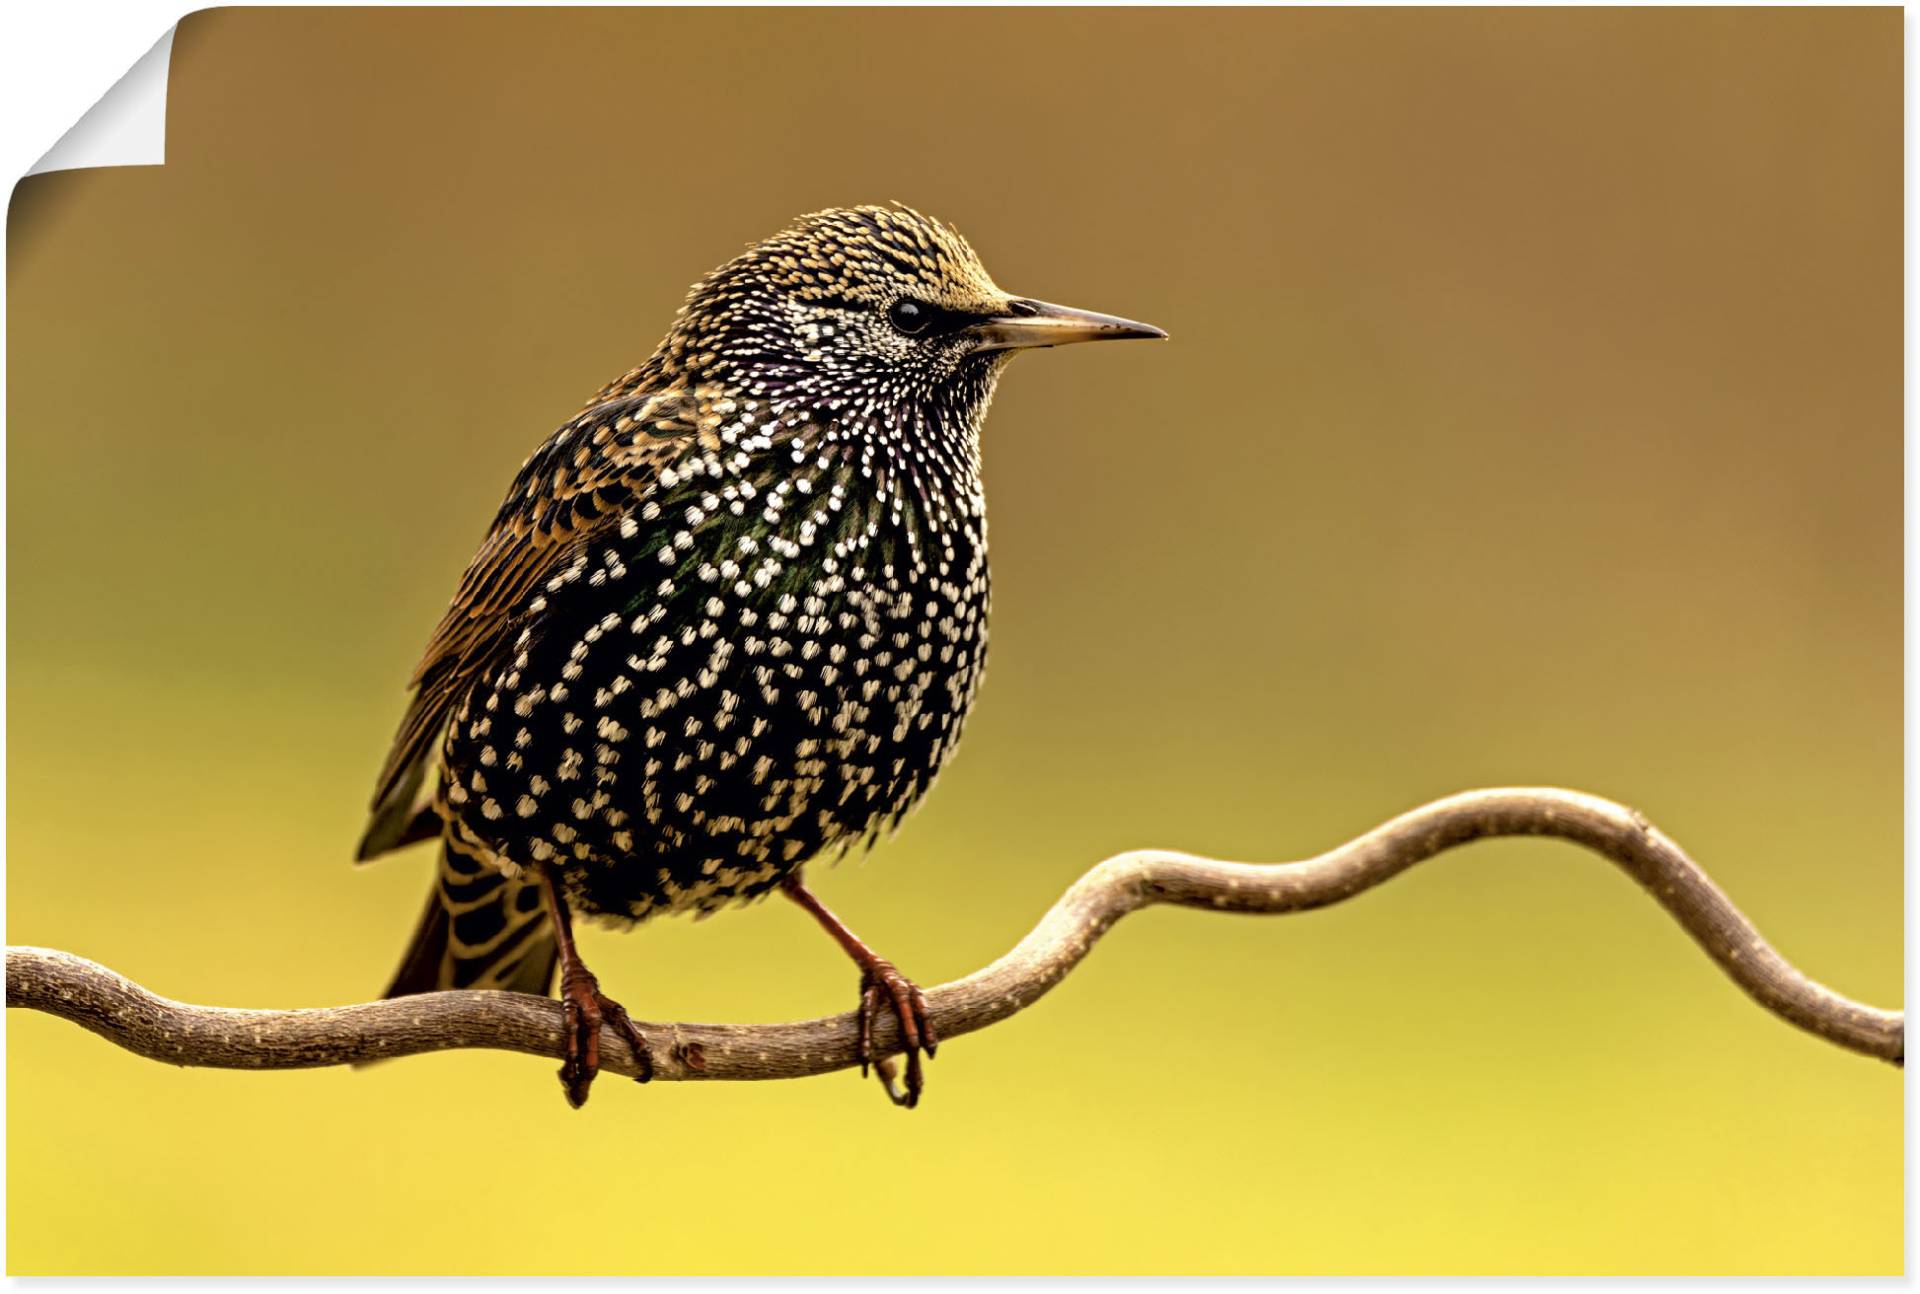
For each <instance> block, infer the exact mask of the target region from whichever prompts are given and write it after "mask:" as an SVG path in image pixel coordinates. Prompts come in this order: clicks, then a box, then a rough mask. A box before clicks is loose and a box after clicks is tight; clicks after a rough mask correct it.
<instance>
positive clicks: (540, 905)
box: [383, 833, 560, 997]
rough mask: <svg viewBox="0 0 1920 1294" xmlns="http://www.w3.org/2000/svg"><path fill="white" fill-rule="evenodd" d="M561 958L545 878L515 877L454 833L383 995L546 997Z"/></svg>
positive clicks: (528, 874)
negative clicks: (504, 992) (470, 992)
mask: <svg viewBox="0 0 1920 1294" xmlns="http://www.w3.org/2000/svg"><path fill="white" fill-rule="evenodd" d="M559 957H560V949H559V945H558V944H557V943H556V942H555V941H554V928H553V917H552V914H550V913H549V912H548V911H547V905H546V896H545V894H544V893H543V892H542V890H541V886H540V878H539V877H538V876H536V875H534V874H533V873H531V872H521V873H520V874H519V875H516V876H508V875H506V873H504V872H502V871H501V870H500V869H499V868H498V867H497V866H496V865H495V864H494V863H493V862H492V860H490V859H489V858H488V857H487V856H486V855H485V854H484V853H483V852H481V851H480V850H479V849H477V848H476V847H475V846H472V845H470V844H468V843H467V842H465V841H462V840H458V839H456V838H455V837H454V836H453V835H452V834H451V833H449V834H448V836H447V838H446V840H445V842H444V843H443V844H442V845H441V849H440V874H439V876H438V877H436V878H435V880H434V886H433V892H432V893H431V894H429V895H427V910H426V913H425V914H424V915H423V916H422V917H421V918H420V927H419V929H418V930H416V931H415V932H414V936H413V942H412V943H411V944H410V945H409V946H408V948H407V955H406V957H405V958H404V959H402V960H401V962H400V969H399V971H398V972H397V973H396V974H395V975H394V977H393V983H391V984H389V985H388V986H387V991H386V993H385V994H383V996H385V997H405V996H407V995H408V994H411V993H432V992H434V991H435V990H437V989H451V988H493V989H508V990H511V991H513V992H516V993H538V994H546V993H550V992H551V991H552V989H553V971H554V967H555V965H556V964H557V963H558V961H559Z"/></svg>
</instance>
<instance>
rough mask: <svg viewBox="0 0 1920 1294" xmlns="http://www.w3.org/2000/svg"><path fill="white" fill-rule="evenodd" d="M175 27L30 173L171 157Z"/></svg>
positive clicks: (136, 163)
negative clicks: (169, 97)
mask: <svg viewBox="0 0 1920 1294" xmlns="http://www.w3.org/2000/svg"><path fill="white" fill-rule="evenodd" d="M175 30H176V28H174V27H169V28H167V30H166V32H165V34H163V35H162V36H161V37H160V39H159V40H157V41H155V42H154V43H153V48H152V49H150V50H148V51H147V52H146V53H145V54H143V55H141V56H140V60H139V61H138V62H137V63H135V64H134V65H133V66H132V67H130V68H128V69H127V74H126V75H125V76H123V77H121V78H120V79H119V80H118V81H115V82H114V83H113V87H112V88H111V89H109V90H108V91H107V92H106V93H105V94H103V95H101V96H100V101H99V102H98V103H96V104H94V105H93V107H91V108H89V109H87V111H86V114H85V115H84V116H82V117H81V118H80V120H78V121H76V122H74V123H73V126H72V128H71V129H69V130H68V131H67V133H66V134H64V135H62V136H60V139H59V141H58V142H57V143H55V144H54V146H53V147H52V148H50V149H48V150H47V152H46V156H44V157H42V158H41V159H40V160H39V161H37V162H35V163H34V164H33V166H32V167H30V168H29V169H28V171H27V174H28V175H41V174H44V173H45V172H47V171H71V170H77V169H79V168H81V167H88V166H159V165H161V164H162V163H164V162H165V161H166V160H167V69H168V66H169V64H170V63H171V61H172V57H173V33H174V31H175Z"/></svg>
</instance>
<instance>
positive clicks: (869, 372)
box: [656, 207, 1166, 421]
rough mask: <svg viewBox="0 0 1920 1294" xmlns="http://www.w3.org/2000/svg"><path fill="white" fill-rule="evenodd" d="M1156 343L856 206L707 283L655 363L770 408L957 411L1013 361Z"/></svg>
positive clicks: (916, 221)
mask: <svg viewBox="0 0 1920 1294" xmlns="http://www.w3.org/2000/svg"><path fill="white" fill-rule="evenodd" d="M1164 336H1166V334H1165V333H1163V332H1161V331H1160V330H1159V329H1158V328H1154V327H1151V326H1149V325H1146V324H1138V323H1133V322H1131V321H1129V320H1125V319H1117V318H1113V317H1112V316H1108V315H1097V314H1093V313H1090V312H1087V311H1081V310H1069V309H1066V308H1064V307H1060V306H1052V305H1048V304H1046V303H1044V302H1038V301H1030V300H1026V299H1024V298H1020V297H1016V296H1013V295H1011V294H1010V293H1007V292H1005V291H1003V290H1002V289H1001V288H1000V287H998V286H997V285H996V284H995V283H994V281H993V279H992V278H991V277H990V276H989V275H988V274H987V271H986V268H985V267H984V266H983V265H981V263H980V258H979V257H978V256H976V255H975V254H974V251H973V248H971V247H969V246H968V245H967V242H966V240H965V239H964V238H962V237H961V236H960V235H959V234H958V233H957V232H955V231H954V230H952V229H950V228H948V227H947V226H945V225H942V224H940V223H938V222H937V221H934V220H930V219H928V218H927V217H925V216H923V215H921V214H919V213H918V212H916V211H912V210H910V209H908V208H905V207H851V208H843V209H838V210H832V211H822V212H816V213H815V214H813V215H810V216H804V217H802V218H801V219H800V220H799V221H797V222H795V224H794V225H793V226H792V227H791V228H789V229H787V230H785V231H784V232H782V233H780V234H776V235H775V236H774V237H772V238H769V239H767V240H766V241H765V242H762V243H759V244H757V245H755V246H754V247H752V248H750V249H748V250H747V251H746V252H745V253H743V254H742V255H740V256H738V257H736V258H735V259H733V260H731V261H729V262H728V263H727V264H725V265H723V266H721V267H720V268H719V269H717V270H715V271H714V272H713V273H711V274H709V275H708V276H707V277H706V278H705V279H703V280H701V281H700V283H698V284H697V285H695V287H694V289H693V291H692V293H691V294H690V295H689V296H688V298H687V302H686V305H685V306H683V307H682V309H681V312H680V316H679V318H678V319H677V320H676V321H675V324H674V328H673V330H672V332H671V333H669V334H668V336H667V338H666V340H665V341H664V342H663V343H662V345H661V352H660V354H659V355H658V356H657V357H656V358H657V359H659V360H660V361H661V362H662V363H663V365H664V366H665V367H667V368H668V369H671V370H679V371H681V372H684V373H687V374H689V375H691V376H693V377H694V378H695V379H696V380H709V381H715V382H718V383H720V384H721V385H723V386H724V387H726V388H728V389H729V390H733V391H737V392H740V393H742V394H746V395H753V396H764V397H766V398H769V399H774V400H780V399H787V398H795V397H798V398H802V399H811V400H812V401H814V402H819V403H825V404H828V405H829V406H838V405H843V404H853V405H858V404H871V403H876V402H877V403H881V404H894V405H897V404H903V403H908V402H916V403H917V402H931V403H933V404H935V405H948V406H950V407H952V408H953V411H955V412H961V411H962V410H961V409H960V408H958V407H953V406H954V402H956V401H958V402H959V404H961V405H965V404H968V403H971V402H972V401H973V400H975V399H977V400H979V402H980V403H981V404H984V398H985V396H986V395H988V394H990V393H991V390H992V386H993V378H994V376H995V375H996V374H997V373H998V371H999V369H1000V368H1001V367H1002V366H1003V365H1004V363H1005V361H1006V360H1007V358H1008V357H1009V356H1010V355H1011V354H1012V353H1013V352H1014V351H1015V350H1018V349H1021V348H1025V347H1033V346H1057V345H1062V344H1065V343H1067V342H1075V341H1096V340H1102V339H1109V338H1123V337H1164ZM964 412H966V413H975V412H976V411H975V410H973V409H970V408H969V409H965V410H964ZM968 421H972V419H968Z"/></svg>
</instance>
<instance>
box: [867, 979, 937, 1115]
mask: <svg viewBox="0 0 1920 1294" xmlns="http://www.w3.org/2000/svg"><path fill="white" fill-rule="evenodd" d="M883 1006H887V1007H891V1008H892V1009H893V1016H894V1019H895V1020H897V1021H899V1023H900V1050H901V1051H902V1052H903V1053H905V1055H906V1061H907V1072H906V1086H905V1087H904V1088H901V1087H898V1086H896V1085H895V1083H894V1076H893V1065H892V1063H891V1062H890V1061H889V1060H887V1059H886V1058H885V1057H875V1056H874V1054H873V1022H874V1021H875V1020H876V1019H878V1018H879V1015H880V1011H881V1008H882V1007H883ZM939 1044H940V1040H939V1038H938V1037H936V1036H935V1034H934V1032H933V1018H932V1016H931V1015H930V1014H929V1013H928V1011H927V997H926V994H924V993H922V992H921V991H920V988H919V986H918V985H916V984H915V983H914V982H913V981H912V980H910V979H908V978H907V977H906V976H905V975H902V974H901V973H900V972H899V971H898V970H896V969H895V968H894V966H893V963H892V962H888V961H884V960H878V959H876V960H875V962H874V963H873V965H871V966H869V967H868V968H867V969H866V970H865V971H864V972H863V973H862V974H861V976H860V1052H859V1055H860V1076H861V1077H862V1078H865V1077H866V1076H867V1070H868V1069H869V1068H871V1069H872V1070H873V1071H874V1072H875V1073H877V1074H878V1075H879V1077H880V1084H881V1086H882V1087H884V1088H885V1089H886V1092H887V1099H888V1100H890V1101H892V1102H893V1103H894V1104H895V1105H900V1106H905V1107H906V1108H907V1109H912V1108H913V1107H914V1106H916V1105H918V1104H920V1093H921V1091H922V1090H923V1089H924V1088H925V1086H926V1084H925V1081H924V1079H923V1077H922V1075H921V1070H920V1053H921V1052H923V1051H924V1052H926V1054H927V1059H928V1060H932V1059H933V1054H934V1051H935V1049H936V1048H938V1046H939Z"/></svg>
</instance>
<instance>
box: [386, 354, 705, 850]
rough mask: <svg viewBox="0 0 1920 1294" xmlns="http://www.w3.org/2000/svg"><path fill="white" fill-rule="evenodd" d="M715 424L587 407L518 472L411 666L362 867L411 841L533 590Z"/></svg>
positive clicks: (651, 411) (665, 413) (679, 412)
mask: <svg viewBox="0 0 1920 1294" xmlns="http://www.w3.org/2000/svg"><path fill="white" fill-rule="evenodd" d="M719 421H720V418H719V416H718V411H716V410H715V409H714V408H713V407H712V403H711V400H710V398H707V397H706V396H705V393H696V392H688V391H682V390H677V389H676V390H667V391H638V392H633V393H630V394H625V395H620V396H617V397H615V398H610V399H603V400H601V401H600V402H598V403H596V404H592V405H589V406H588V407H587V408H586V409H585V410H584V411H583V412H582V413H580V414H579V415H578V416H577V417H575V418H574V419H573V420H572V421H570V422H568V423H567V424H566V425H565V426H563V427H561V428H560V429H559V430H558V431H556V432H554V434H553V435H552V436H551V437H549V438H548V439H547V442H546V444H544V445H542V446H541V447H540V448H539V449H537V450H535V451H534V453H533V456H532V457H531V458H529V459H528V460H527V461H526V463H525V464H524V465H522V467H521V468H520V474H519V475H518V476H516V477H515V478H514V482H513V486H512V488H511V489H510V490H508V492H507V498H506V502H504V503H503V504H502V505H501V507H500V512H499V514H498V515H497V516H496V517H495V518H494V520H493V526H492V529H491V530H489V531H488V533H487V537H486V539H485V541H483V542H482V543H481V545H480V551H479V552H477V553H475V554H474V557H473V561H472V562H471V563H469V564H468V566H467V571H466V574H465V575H463V576H462V577H461V579H460V588H459V591H458V592H456V593H455V594H454V597H453V603H452V605H451V606H449V607H448V608H447V613H446V615H445V616H443V617H442V618H441V620H440V624H439V627H438V628H436V629H435V630H434V631H433V637H432V638H431V639H429V640H428V642H427V649H426V651H425V653H424V654H422V656H421V657H420V663H419V664H418V665H417V666H415V667H414V671H413V679H412V686H413V689H414V693H413V701H412V704H411V705H409V706H408V708H407V713H406V717H405V718H403V719H402V720H401V721H400V730H399V732H398V733H397V734H396V735H395V737H394V740H393V749H392V750H391V751H390V752H389V753H388V755H387V762H386V765H385V767H383V768H382V769H381V770H380V779H379V781H378V782H377V783H376V784H375V787H374V794H373V818H372V821H371V823H370V824H369V825H368V827H367V833H366V835H365V837H363V838H362V840H361V842H360V849H359V857H360V858H361V859H362V860H364V859H368V858H373V857H377V856H378V855H380V854H383V853H386V852H388V851H389V850H392V849H397V848H399V847H400V846H401V845H404V844H407V843H410V842H411V840H412V839H415V838H418V833H417V832H416V831H415V830H413V828H414V825H415V823H416V815H417V811H418V808H419V806H418V805H416V803H415V800H416V797H417V796H418V794H419V791H420V788H421V786H422V784H423V783H424V782H425V780H426V775H427V772H428V770H429V767H430V766H431V764H432V762H433V754H434V750H435V747H436V745H437V743H438V741H439V738H440V735H441V733H442V732H443V731H445V729H446V725H447V721H448V720H449V719H450V718H451V717H452V715H453V713H454V711H455V710H456V709H458V707H459V704H460V701H461V699H462V698H463V697H464V696H465V695H466V694H467V691H468V690H469V689H470V688H471V687H472V686H473V685H474V684H475V683H476V682H477V681H479V679H480V678H482V677H483V676H484V675H485V674H486V672H487V670H488V669H489V668H490V667H491V666H493V665H494V664H495V663H496V662H497V661H498V660H499V659H500V657H501V655H502V654H503V653H504V652H505V651H507V650H509V649H510V648H511V647H512V645H513V643H514V642H515V640H516V638H517V637H518V635H519V632H520V630H521V629H522V628H524V627H526V625H527V624H528V622H529V621H530V620H531V619H532V618H533V616H534V615H535V614H537V612H536V609H535V606H534V603H535V598H536V595H537V593H538V591H539V589H540V587H541V585H543V584H544V583H546V582H547V581H548V580H551V579H552V578H553V577H554V576H555V575H556V574H558V573H559V572H560V571H562V570H564V569H566V567H567V565H568V564H569V563H570V562H572V561H573V560H574V559H575V557H576V556H577V555H578V554H579V553H580V552H581V551H583V550H584V549H585V548H586V547H588V546H589V545H590V544H591V543H592V541H593V538H594V536H595V535H596V534H598V533H600V532H601V531H602V530H603V529H604V528H606V527H608V526H610V525H614V524H617V522H618V520H619V518H620V517H621V516H623V515H625V514H626V513H627V511H628V510H629V509H630V508H631V507H632V506H633V505H634V504H635V502H636V501H637V500H638V499H639V498H640V497H641V496H642V495H643V494H645V493H646V491H647V490H648V489H649V488H651V487H652V485H653V483H654V481H655V480H656V479H658V477H659V474H660V471H661V469H662V468H663V467H665V466H667V465H668V464H670V463H671V462H672V461H673V460H674V459H676V458H679V457H680V456H681V455H682V454H684V453H686V452H687V450H688V449H689V448H690V447H691V446H692V445H693V444H694V443H695V442H696V441H702V442H704V441H707V440H709V439H710V438H712V437H713V436H714V431H713V429H714V427H715V426H717V424H718V422H719ZM714 443H715V444H717V440H715V442H714ZM708 447H709V448H711V447H712V446H711V445H710V446H708Z"/></svg>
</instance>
